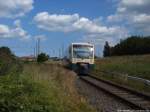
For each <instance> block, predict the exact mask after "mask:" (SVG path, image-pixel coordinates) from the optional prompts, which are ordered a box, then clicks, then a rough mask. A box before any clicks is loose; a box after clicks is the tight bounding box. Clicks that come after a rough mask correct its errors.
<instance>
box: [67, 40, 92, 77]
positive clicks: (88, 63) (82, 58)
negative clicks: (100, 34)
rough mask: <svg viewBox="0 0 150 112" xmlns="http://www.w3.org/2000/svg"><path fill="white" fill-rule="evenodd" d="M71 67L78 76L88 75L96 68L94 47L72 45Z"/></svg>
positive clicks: (86, 44)
mask: <svg viewBox="0 0 150 112" xmlns="http://www.w3.org/2000/svg"><path fill="white" fill-rule="evenodd" d="M67 57H68V61H69V67H70V68H71V69H73V70H74V71H75V72H77V73H78V74H88V72H89V71H90V70H91V69H92V68H93V67H94V45H93V44H90V43H72V44H71V45H70V46H69V52H68V56H67Z"/></svg>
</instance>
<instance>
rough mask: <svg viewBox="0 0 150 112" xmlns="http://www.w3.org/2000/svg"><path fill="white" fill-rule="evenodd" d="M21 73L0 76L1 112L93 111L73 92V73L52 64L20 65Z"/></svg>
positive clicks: (12, 72) (14, 71)
mask: <svg viewBox="0 0 150 112" xmlns="http://www.w3.org/2000/svg"><path fill="white" fill-rule="evenodd" d="M16 69H18V67H17V66H16ZM19 69H21V67H20V68H19ZM22 70H23V71H21V70H20V71H16V70H15V68H14V69H12V70H11V72H9V73H7V74H5V75H1V76H0V97H1V98H0V111H1V112H94V110H93V109H92V107H91V106H90V105H89V104H88V103H87V102H86V100H85V99H84V98H83V97H82V96H80V95H79V94H78V93H77V90H76V88H75V85H74V79H75V74H74V73H73V72H70V71H68V70H65V69H64V68H63V67H62V66H61V65H58V64H53V63H49V64H37V63H28V64H23V69H22Z"/></svg>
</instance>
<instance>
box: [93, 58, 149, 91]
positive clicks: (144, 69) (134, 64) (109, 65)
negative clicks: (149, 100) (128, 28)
mask: <svg viewBox="0 0 150 112" xmlns="http://www.w3.org/2000/svg"><path fill="white" fill-rule="evenodd" d="M95 62H96V66H95V69H94V70H93V71H92V72H93V73H94V74H97V76H98V77H100V78H105V79H108V80H111V81H114V82H117V83H119V84H123V85H127V86H130V87H132V88H135V89H137V90H139V91H144V92H150V87H148V86H145V85H144V84H143V83H141V82H139V81H135V80H124V78H125V77H122V78H121V77H120V76H119V77H118V75H117V74H118V73H119V74H122V75H125V74H128V75H129V76H136V77H140V78H144V79H148V80H150V55H139V56H115V57H108V58H102V59H98V60H96V61H95ZM101 71H106V72H114V73H116V74H115V75H110V74H106V73H105V74H104V73H100V72H101Z"/></svg>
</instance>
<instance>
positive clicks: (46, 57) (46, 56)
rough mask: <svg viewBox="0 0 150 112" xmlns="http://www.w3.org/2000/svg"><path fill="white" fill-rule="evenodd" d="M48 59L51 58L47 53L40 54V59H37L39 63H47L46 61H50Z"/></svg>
mask: <svg viewBox="0 0 150 112" xmlns="http://www.w3.org/2000/svg"><path fill="white" fill-rule="evenodd" d="M48 58H49V56H48V55H46V54H45V53H41V54H39V55H38V57H37V62H40V63H41V62H45V61H47V60H48Z"/></svg>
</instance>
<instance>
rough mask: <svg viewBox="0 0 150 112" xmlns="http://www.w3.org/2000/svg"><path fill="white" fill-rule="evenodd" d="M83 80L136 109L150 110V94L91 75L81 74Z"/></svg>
mask: <svg viewBox="0 0 150 112" xmlns="http://www.w3.org/2000/svg"><path fill="white" fill-rule="evenodd" d="M80 78H81V79H82V80H84V81H85V82H87V83H89V84H90V85H92V86H95V87H96V88H98V89H101V90H103V91H104V92H107V93H108V94H110V95H112V96H114V97H116V98H118V99H120V100H122V101H124V102H125V103H127V105H130V106H131V107H132V108H134V109H140V110H150V96H149V95H145V94H142V93H139V92H136V91H134V90H131V89H129V88H125V87H123V86H119V85H117V84H114V83H111V82H109V81H105V80H102V79H99V78H96V77H93V76H91V75H88V76H80Z"/></svg>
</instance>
